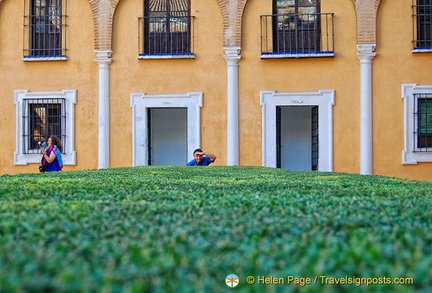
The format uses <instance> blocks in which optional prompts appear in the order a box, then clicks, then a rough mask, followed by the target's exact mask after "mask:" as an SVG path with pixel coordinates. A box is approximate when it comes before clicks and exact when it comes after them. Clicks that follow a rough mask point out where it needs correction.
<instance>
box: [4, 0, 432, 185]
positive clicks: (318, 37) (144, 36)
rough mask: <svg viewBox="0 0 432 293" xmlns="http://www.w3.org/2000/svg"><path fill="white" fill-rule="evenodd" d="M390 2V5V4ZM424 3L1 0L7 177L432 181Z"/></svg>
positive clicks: (431, 14) (431, 12) (430, 15)
mask: <svg viewBox="0 0 432 293" xmlns="http://www.w3.org/2000/svg"><path fill="white" fill-rule="evenodd" d="M393 2H394V3H393ZM431 19H432V3H431V1H426V0H412V1H409V0H404V1H392V3H390V1H380V0H166V1H165V0H164V1H161V0H128V1H124V0H0V68H1V69H2V70H1V72H2V79H1V81H0V99H1V107H0V117H1V118H0V136H1V138H2V139H1V140H0V150H1V152H0V174H16V173H30V172H38V168H37V166H38V163H39V161H40V153H39V151H38V147H37V146H38V144H37V143H38V141H41V140H46V138H47V136H49V135H52V134H54V135H58V136H59V137H60V138H61V139H62V141H63V143H64V151H63V152H64V163H65V167H64V170H85V169H97V168H100V169H101V168H113V167H130V166H142V165H185V164H186V162H187V161H189V160H190V159H192V151H193V150H194V149H195V148H198V147H201V148H202V149H204V150H206V151H208V152H211V153H214V154H216V155H217V156H218V159H217V161H216V163H215V165H220V166H224V165H228V166H235V165H242V166H268V167H280V168H286V169H291V170H316V171H334V172H346V173H359V174H364V175H386V176H394V177H399V178H408V179H417V180H431V179H432V172H430V171H431V170H432V106H431V105H432V80H431V79H430V76H432V74H431V73H432V68H431V67H429V66H428V63H429V62H430V60H431V57H432V55H431V53H432V28H431V25H430V21H431Z"/></svg>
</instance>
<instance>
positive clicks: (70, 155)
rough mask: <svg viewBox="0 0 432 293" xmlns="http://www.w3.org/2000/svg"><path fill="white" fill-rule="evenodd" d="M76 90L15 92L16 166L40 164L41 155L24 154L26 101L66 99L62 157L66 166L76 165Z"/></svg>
mask: <svg viewBox="0 0 432 293" xmlns="http://www.w3.org/2000/svg"><path fill="white" fill-rule="evenodd" d="M76 98H77V97H76V90H62V91H61V92H30V91H28V90H16V91H15V105H16V150H15V152H14V163H15V165H28V164H30V163H40V161H41V158H42V155H41V154H25V153H23V145H24V142H23V139H24V138H23V135H24V125H23V124H24V123H23V114H24V111H25V109H24V101H25V100H31V99H34V100H40V99H65V108H66V109H65V111H66V112H65V113H66V129H65V131H66V133H65V134H66V142H65V144H64V145H65V147H66V149H64V150H63V151H64V154H63V155H62V159H63V164H64V165H76V152H75V144H74V141H75V112H74V108H75V107H74V105H75V104H76Z"/></svg>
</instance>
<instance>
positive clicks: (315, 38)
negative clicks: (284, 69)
mask: <svg viewBox="0 0 432 293" xmlns="http://www.w3.org/2000/svg"><path fill="white" fill-rule="evenodd" d="M333 27H334V26H333V14H332V13H320V1H319V0H273V14H272V15H261V57H262V58H277V57H281V58H283V57H287V58H288V57H327V56H331V57H332V56H334V41H333V38H334V28H333Z"/></svg>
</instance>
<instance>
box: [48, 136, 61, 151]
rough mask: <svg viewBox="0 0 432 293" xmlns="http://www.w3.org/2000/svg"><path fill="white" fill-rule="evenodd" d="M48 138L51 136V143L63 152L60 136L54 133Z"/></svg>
mask: <svg viewBox="0 0 432 293" xmlns="http://www.w3.org/2000/svg"><path fill="white" fill-rule="evenodd" d="M49 138H51V142H52V144H53V145H56V146H57V147H58V148H59V150H60V152H63V145H62V142H61V140H60V138H58V137H57V136H55V135H51V136H50V137H49Z"/></svg>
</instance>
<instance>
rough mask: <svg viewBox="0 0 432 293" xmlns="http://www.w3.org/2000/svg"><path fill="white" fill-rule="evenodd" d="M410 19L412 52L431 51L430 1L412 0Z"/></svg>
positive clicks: (431, 11) (431, 7)
mask: <svg viewBox="0 0 432 293" xmlns="http://www.w3.org/2000/svg"><path fill="white" fill-rule="evenodd" d="M412 19H413V27H412V30H413V41H412V42H413V47H414V51H415V52H422V51H426V52H430V51H432V28H431V21H432V1H431V0H413V2H412Z"/></svg>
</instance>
